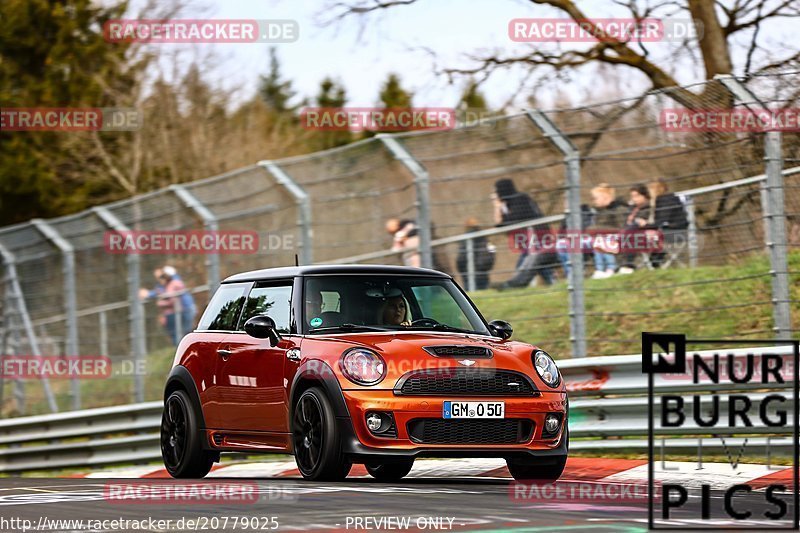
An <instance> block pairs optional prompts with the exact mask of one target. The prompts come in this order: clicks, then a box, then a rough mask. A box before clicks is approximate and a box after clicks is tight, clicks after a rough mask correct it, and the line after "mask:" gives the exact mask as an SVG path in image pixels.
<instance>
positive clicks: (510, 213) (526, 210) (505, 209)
mask: <svg viewBox="0 0 800 533" xmlns="http://www.w3.org/2000/svg"><path fill="white" fill-rule="evenodd" d="M494 190H495V192H494V193H493V194H492V195H491V197H490V198H491V199H492V206H493V215H494V223H495V224H496V225H497V226H508V225H511V224H514V223H516V222H522V221H523V220H531V219H534V218H541V217H542V216H543V215H542V211H541V210H540V209H539V205H538V204H537V203H536V202H535V201H534V199H533V198H531V197H530V195H529V194H526V193H524V192H520V191H518V190H517V187H516V185H514V181H513V180H510V179H501V180H497V181H496V182H495V183H494ZM542 229H546V228H542ZM508 237H509V241H510V243H511V247H512V249H514V250H519V251H520V255H519V258H518V259H517V265H516V269H517V270H518V269H519V268H520V267H521V266H522V263H523V262H524V261H525V257H526V256H527V255H528V253H530V250H529V247H530V246H529V244H530V243H529V241H530V237H531V235H530V230H529V228H522V229H516V230H512V231H511V232H509V234H508Z"/></svg>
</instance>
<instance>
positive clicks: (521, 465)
mask: <svg viewBox="0 0 800 533" xmlns="http://www.w3.org/2000/svg"><path fill="white" fill-rule="evenodd" d="M506 464H507V465H508V471H509V472H510V473H511V477H513V478H514V479H516V480H517V481H523V480H538V481H556V480H558V478H560V477H561V474H562V473H563V472H564V467H565V466H566V464H567V456H566V455H564V456H562V457H559V458H558V459H557V460H556V462H555V463H546V464H542V462H541V461H536V460H531V459H506Z"/></svg>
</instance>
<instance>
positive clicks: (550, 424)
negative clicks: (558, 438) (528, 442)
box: [544, 414, 561, 435]
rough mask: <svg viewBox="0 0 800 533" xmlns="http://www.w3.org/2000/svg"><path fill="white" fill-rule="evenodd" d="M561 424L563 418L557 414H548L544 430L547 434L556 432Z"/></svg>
mask: <svg viewBox="0 0 800 533" xmlns="http://www.w3.org/2000/svg"><path fill="white" fill-rule="evenodd" d="M560 425H561V420H560V419H559V418H558V416H556V415H552V414H550V415H547V416H546V417H545V419H544V432H545V433H547V434H550V435H552V434H554V433H556V432H557V431H558V427H559V426H560Z"/></svg>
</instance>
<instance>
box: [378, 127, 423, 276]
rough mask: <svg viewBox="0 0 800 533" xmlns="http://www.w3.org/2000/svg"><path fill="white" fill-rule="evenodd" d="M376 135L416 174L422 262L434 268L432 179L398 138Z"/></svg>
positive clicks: (383, 134)
mask: <svg viewBox="0 0 800 533" xmlns="http://www.w3.org/2000/svg"><path fill="white" fill-rule="evenodd" d="M376 137H377V138H378V139H379V140H380V141H381V142H382V143H383V145H384V146H386V148H388V149H389V151H390V152H391V153H392V155H393V156H394V157H395V159H397V160H398V161H400V162H401V163H402V164H403V166H405V167H406V168H407V169H408V170H409V171H410V172H411V174H412V175H413V176H414V187H415V190H416V195H417V202H416V208H417V226H418V227H419V255H420V264H421V266H422V267H424V268H433V252H432V250H431V240H432V237H431V233H432V232H431V207H430V205H431V200H430V196H431V194H430V186H431V179H430V175H429V174H428V171H427V170H426V169H425V167H424V166H422V163H420V162H419V161H417V160H416V158H414V156H413V155H411V153H410V152H409V151H408V150H406V148H405V147H404V146H403V145H402V144H400V143H399V142H398V141H397V139H395V138H394V137H392V136H391V135H387V134H385V133H379V134H378V135H376Z"/></svg>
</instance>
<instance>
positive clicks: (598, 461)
mask: <svg viewBox="0 0 800 533" xmlns="http://www.w3.org/2000/svg"><path fill="white" fill-rule="evenodd" d="M654 468H655V473H656V476H655V477H656V478H657V479H658V480H659V481H660V482H661V483H680V484H682V485H684V486H685V485H687V483H688V484H690V485H697V486H699V485H701V484H703V483H706V484H709V485H711V486H715V485H719V486H730V485H732V484H736V483H747V484H750V485H751V486H754V488H759V487H766V486H767V485H769V484H770V483H778V482H783V483H787V484H791V483H792V469H791V468H790V467H787V466H766V465H756V464H739V465H737V467H736V468H733V466H731V465H730V464H727V463H703V464H702V466H699V465H698V464H697V463H690V462H675V461H667V462H666V463H664V464H662V463H661V462H658V463H656V464H655V465H654ZM647 472H648V467H647V462H646V461H639V460H632V459H603V458H590V457H570V458H569V460H568V461H567V467H566V469H565V470H564V474H563V475H562V477H561V479H562V480H564V481H603V482H610V483H646V482H647ZM75 477H81V478H90V479H154V478H168V477H169V474H167V471H166V470H164V468H157V467H153V466H136V467H127V468H118V469H109V470H102V471H98V472H91V473H87V474H79V475H77V476H75ZM207 477H208V478H248V479H270V478H290V479H291V478H300V477H301V476H300V473H299V472H298V471H297V467H296V465H295V463H294V461H292V460H288V461H286V460H283V461H268V462H232V463H223V464H218V465H215V466H214V468H213V469H212V470H211V472H210V473H209V474H208V476H207ZM348 477H349V478H365V477H370V476H369V474H368V473H367V471H366V469H365V468H364V466H363V465H355V466H353V469H352V470H351V471H350V475H349V476H348ZM407 477H409V478H436V479H442V480H443V481H445V480H446V479H447V478H452V479H457V478H465V477H482V478H510V477H511V475H510V474H509V473H508V469H507V468H506V466H505V461H503V460H502V459H419V460H417V461H416V462H415V463H414V468H413V469H412V470H411V472H410V473H409V474H408V476H407Z"/></svg>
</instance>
